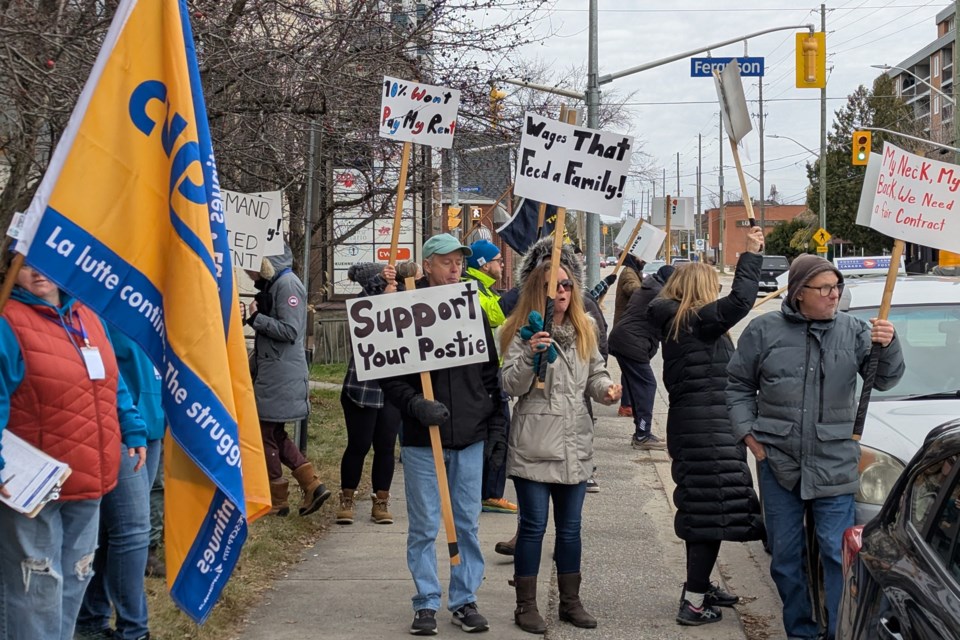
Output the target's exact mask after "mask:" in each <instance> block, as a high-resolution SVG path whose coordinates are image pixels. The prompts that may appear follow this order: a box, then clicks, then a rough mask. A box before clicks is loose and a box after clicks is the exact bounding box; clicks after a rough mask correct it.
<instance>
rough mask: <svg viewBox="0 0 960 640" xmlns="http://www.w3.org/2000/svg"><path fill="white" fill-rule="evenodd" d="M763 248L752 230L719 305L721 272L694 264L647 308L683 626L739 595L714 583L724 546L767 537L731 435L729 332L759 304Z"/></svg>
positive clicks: (714, 614) (712, 614)
mask: <svg viewBox="0 0 960 640" xmlns="http://www.w3.org/2000/svg"><path fill="white" fill-rule="evenodd" d="M762 246H763V232H762V231H760V229H759V228H758V227H755V228H753V229H752V230H751V231H750V234H749V235H748V236H747V251H745V252H744V253H742V254H741V255H740V260H739V261H738V263H737V270H736V273H735V275H734V280H733V290H732V292H731V293H730V295H728V296H726V297H724V298H720V299H718V297H717V296H718V292H719V290H720V281H719V279H718V278H717V272H716V271H715V270H714V269H713V268H712V267H709V266H707V265H705V264H700V263H690V264H685V265H683V266H682V267H680V268H679V269H677V271H676V273H674V274H673V276H671V278H670V280H669V281H668V282H667V284H666V285H665V286H664V287H663V290H662V291H661V292H660V295H659V296H658V297H657V298H656V299H655V300H654V301H653V302H652V303H651V304H650V307H649V310H648V317H649V319H650V321H651V322H653V323H654V325H655V326H657V327H659V328H660V329H659V330H660V331H662V335H663V336H664V337H663V383H664V386H666V388H667V392H668V393H669V395H670V410H669V412H668V414H667V449H668V451H669V452H670V457H671V458H672V459H673V463H672V466H671V473H672V475H673V480H674V482H676V483H677V488H676V490H675V491H674V494H673V501H674V504H675V505H676V508H677V514H676V516H675V518H674V530H675V531H676V534H677V537H679V538H680V539H681V540H684V541H685V542H686V546H687V581H686V583H685V584H684V590H683V594H682V595H681V598H680V610H679V612H678V613H677V618H676V619H677V622H678V623H679V624H684V625H701V624H707V623H710V622H717V621H719V620H720V619H721V613H720V610H719V609H717V607H720V606H733V605H734V604H736V602H737V601H738V598H737V597H736V596H733V595H731V594H729V593H726V592H724V591H722V590H721V589H720V588H719V587H717V586H711V584H710V572H711V570H712V569H713V565H714V563H715V562H716V560H717V556H718V555H719V553H720V542H721V541H723V540H731V541H738V542H743V541H747V540H760V539H761V538H762V536H763V521H762V518H761V514H760V502H759V500H758V499H757V494H756V492H754V490H753V480H752V477H751V475H750V467H749V466H748V465H747V453H746V446H745V445H744V444H743V442H741V441H739V440H738V438H737V437H736V436H735V435H734V430H733V427H732V425H731V423H730V418H729V417H728V415H727V410H726V396H725V391H726V387H727V363H728V362H729V361H730V357H731V356H732V355H733V350H734V348H733V341H732V340H731V339H730V336H729V335H728V333H727V332H728V331H729V330H730V329H731V328H732V327H733V326H734V325H735V324H737V323H738V322H740V321H741V320H743V319H744V318H745V317H746V315H747V313H749V311H750V309H751V308H752V307H753V303H754V301H755V300H756V297H757V291H758V289H759V282H758V281H759V278H760V265H761V264H762V262H763V258H762V256H761V255H760V253H759V252H760V249H761V247H762Z"/></svg>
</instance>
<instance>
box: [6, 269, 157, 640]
mask: <svg viewBox="0 0 960 640" xmlns="http://www.w3.org/2000/svg"><path fill="white" fill-rule="evenodd" d="M0 416H3V419H2V421H0V424H2V425H3V426H5V427H6V428H8V429H10V431H11V432H12V433H14V434H16V435H18V436H19V437H21V438H23V439H24V440H26V441H27V442H28V443H29V444H31V445H33V446H35V447H37V448H39V449H41V450H42V451H44V452H45V453H47V454H48V455H50V456H52V457H54V458H56V459H57V460H60V461H61V462H65V463H67V464H69V465H70V468H71V470H72V473H71V475H70V476H69V478H67V480H66V482H65V483H64V485H63V487H62V489H61V491H60V497H59V499H57V500H55V501H52V502H49V503H47V504H46V505H45V506H44V507H43V508H42V509H41V511H40V512H39V513H38V514H37V515H36V516H35V517H33V518H29V517H27V516H26V515H23V514H21V513H18V512H17V511H14V510H13V509H12V508H10V507H8V506H6V505H0V637H2V638H4V639H5V640H38V639H40V638H43V639H44V640H58V639H59V640H72V638H73V633H74V627H75V625H76V620H77V614H78V612H79V610H80V603H81V601H82V600H83V594H84V591H86V589H87V584H88V583H89V582H90V578H91V576H92V574H93V559H94V552H95V550H96V548H97V535H98V528H99V521H100V502H101V498H102V497H103V496H104V495H105V494H108V493H109V492H110V491H112V490H113V488H114V487H115V486H116V485H117V476H118V474H119V472H120V468H121V464H123V465H124V466H125V467H126V466H127V465H129V466H130V472H131V473H140V475H142V476H144V477H145V476H146V474H145V473H144V472H142V471H141V469H142V468H143V466H144V464H145V462H146V458H147V448H146V443H147V429H146V427H145V426H144V423H143V420H141V419H140V415H139V414H138V412H137V409H136V407H135V406H134V404H133V401H132V399H131V397H130V393H129V392H128V390H127V387H126V384H125V383H124V381H123V378H121V377H120V373H119V370H118V368H117V360H116V358H115V356H114V352H113V348H112V347H111V345H110V339H109V338H108V336H107V332H106V330H105V329H104V327H103V324H101V322H100V320H99V319H98V318H97V316H96V315H94V313H93V312H92V311H90V310H89V309H88V308H87V307H85V306H84V305H83V304H81V303H80V302H78V301H77V300H75V299H74V298H72V297H70V296H69V295H67V294H65V293H61V292H60V290H59V289H58V288H57V286H56V285H55V284H53V283H52V282H51V281H50V280H47V278H46V277H44V276H43V275H42V274H41V273H39V272H38V271H35V270H34V269H32V268H31V267H23V268H21V269H20V271H19V272H18V273H17V276H16V287H15V288H14V290H13V294H12V298H11V299H10V300H9V301H8V302H7V305H6V308H5V309H4V312H3V317H2V319H0ZM3 467H4V461H3V460H2V459H0V470H2V469H3ZM0 478H5V479H7V480H9V477H7V476H6V475H5V474H4V473H0ZM144 482H146V480H144ZM0 493H3V495H5V496H8V497H9V492H8V491H7V490H6V489H5V488H4V487H3V485H2V484H0ZM143 499H144V501H146V496H145V494H144V496H143ZM137 577H138V578H139V581H140V586H141V589H142V587H143V567H142V565H141V566H140V573H139V576H137Z"/></svg>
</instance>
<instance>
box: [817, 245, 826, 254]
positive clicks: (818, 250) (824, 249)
mask: <svg viewBox="0 0 960 640" xmlns="http://www.w3.org/2000/svg"><path fill="white" fill-rule="evenodd" d="M826 252H827V247H826V246H824V245H821V246H819V247H817V253H826Z"/></svg>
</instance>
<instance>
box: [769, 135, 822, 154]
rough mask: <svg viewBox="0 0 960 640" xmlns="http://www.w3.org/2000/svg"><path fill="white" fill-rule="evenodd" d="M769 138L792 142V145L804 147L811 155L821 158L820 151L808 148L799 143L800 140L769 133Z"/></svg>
mask: <svg viewBox="0 0 960 640" xmlns="http://www.w3.org/2000/svg"><path fill="white" fill-rule="evenodd" d="M767 137H768V138H777V139H778V140H789V141H790V142H792V143H794V144H798V145H800V146H801V147H803V148H804V149H805V150H807V151H809V152H810V153H811V154H813V155H815V156H817V157H818V158H819V157H820V152H819V151H814V150H813V149H811V148H810V147H808V146H807V145H805V144H803V143H802V142H800V141H798V140H794V139H793V138H791V137H790V136H778V135H777V134H775V133H768V134H767Z"/></svg>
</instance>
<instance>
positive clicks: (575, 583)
mask: <svg viewBox="0 0 960 640" xmlns="http://www.w3.org/2000/svg"><path fill="white" fill-rule="evenodd" d="M557 586H558V587H559V588H560V612H559V613H560V619H561V620H563V621H564V622H569V623H570V624H572V625H573V626H575V627H580V628H581V629H595V628H596V627H597V619H596V618H594V617H593V616H592V615H590V614H589V613H587V610H586V609H584V608H583V603H582V602H580V574H579V573H558V574H557Z"/></svg>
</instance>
